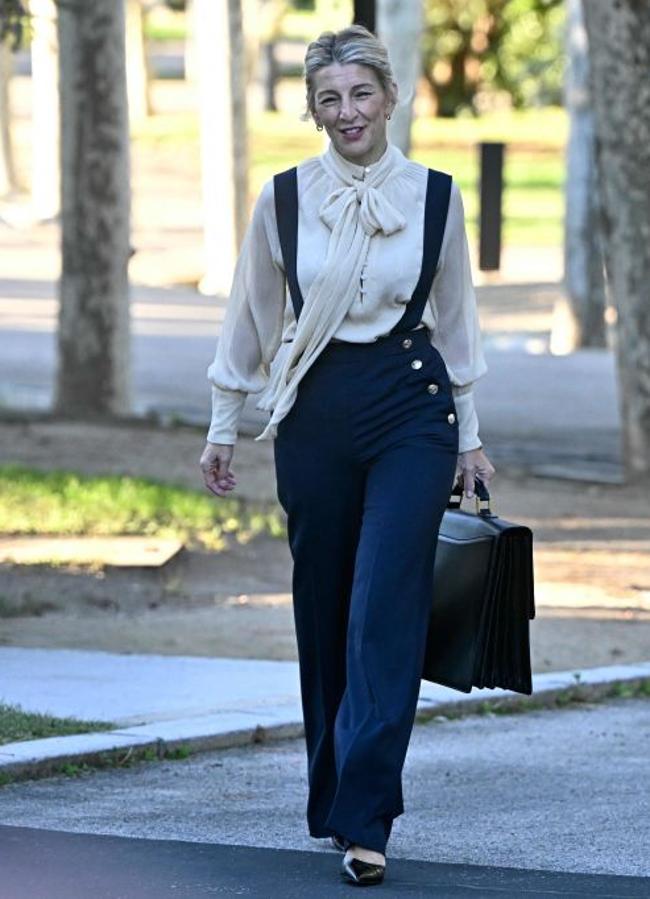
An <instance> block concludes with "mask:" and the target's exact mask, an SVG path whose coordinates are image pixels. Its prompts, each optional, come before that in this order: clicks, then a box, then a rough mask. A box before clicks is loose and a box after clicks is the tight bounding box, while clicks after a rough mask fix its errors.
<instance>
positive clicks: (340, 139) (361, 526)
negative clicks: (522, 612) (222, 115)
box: [201, 26, 494, 884]
mask: <svg viewBox="0 0 650 899" xmlns="http://www.w3.org/2000/svg"><path fill="white" fill-rule="evenodd" d="M305 77H306V88H307V105H308V110H309V113H310V114H311V116H312V117H313V119H314V121H315V123H316V127H317V129H318V130H319V131H321V130H323V129H325V131H326V132H327V135H328V136H329V138H330V146H329V148H328V150H327V151H326V152H325V153H323V154H322V155H321V156H318V157H313V158H311V159H307V160H305V161H303V162H302V163H300V165H299V166H298V167H297V174H296V172H295V170H294V171H293V172H291V171H290V172H289V173H284V174H283V175H281V176H277V177H276V179H274V180H272V181H269V182H268V183H267V184H266V185H265V186H264V188H263V190H262V193H261V195H260V198H259V200H258V202H257V204H256V207H255V210H254V213H253V217H252V221H251V224H250V226H249V229H248V232H247V234H246V238H245V240H244V243H243V246H242V250H241V254H240V257H239V260H238V263H237V267H236V271H235V276H234V280H233V286H232V292H231V296H230V299H229V303H228V308H227V313H226V317H225V321H224V325H223V330H222V334H221V338H220V340H219V345H218V349H217V352H216V356H215V360H214V362H213V363H212V365H211V366H210V368H209V370H208V376H209V378H210V380H211V382H212V385H213V386H212V399H213V416H212V424H211V427H210V430H209V433H208V443H207V446H206V448H205V450H204V452H203V455H202V457H201V468H202V471H203V476H204V480H205V484H206V486H207V487H208V488H209V489H210V490H211V491H212V492H213V493H214V494H216V495H217V496H225V495H227V494H228V493H229V492H230V491H231V490H232V489H233V488H234V487H235V483H236V482H235V477H234V474H233V472H232V470H231V461H232V456H233V448H234V445H235V441H236V437H237V422H238V420H239V415H240V413H241V409H242V406H243V403H244V401H245V398H246V395H247V394H248V393H258V392H260V391H263V393H262V398H261V402H260V404H259V407H260V408H264V409H267V410H269V411H271V412H272V415H271V418H270V421H269V423H268V425H267V427H266V428H265V429H264V431H263V432H262V434H260V435H259V437H258V438H257V439H258V440H259V439H267V438H274V439H275V443H274V451H275V465H276V475H277V485H278V497H279V500H280V502H281V504H282V506H283V508H284V509H285V511H286V512H287V516H288V531H289V543H290V547H291V552H292V556H293V561H294V571H293V600H294V613H295V623H296V636H297V643H298V656H299V664H300V678H301V692H302V705H303V713H304V722H305V739H306V744H307V757H308V770H309V799H308V804H307V821H308V826H309V832H310V834H311V835H312V836H314V837H330V838H331V839H332V842H333V844H334V845H335V846H336V848H339V849H344V850H345V856H344V860H343V866H342V874H343V876H344V877H345V878H346V879H348V880H349V881H351V882H353V883H364V884H371V883H379V882H381V880H382V878H383V875H384V869H385V849H386V843H387V841H388V838H389V835H390V831H391V827H392V822H393V820H394V819H395V818H396V817H397V816H398V815H400V814H401V813H402V811H403V803H402V785H401V774H402V768H403V764H404V758H405V755H406V750H407V746H408V741H409V738H410V734H411V730H412V727H413V721H414V716H415V710H416V704H417V699H418V691H419V685H420V675H421V670H422V662H423V655H424V645H425V636H426V630H427V620H428V614H429V609H430V604H431V598H432V575H433V562H434V554H435V548H436V542H437V534H438V528H439V525H440V520H441V517H442V514H443V512H444V509H445V507H446V504H447V500H448V498H449V494H450V491H451V489H452V486H453V481H454V476H455V473H456V472H457V470H458V472H459V473H460V475H461V476H462V478H463V481H464V485H465V488H466V493H467V495H468V496H471V495H472V488H473V485H474V478H475V476H479V477H480V478H481V479H482V480H483V481H484V482H486V483H488V482H489V481H490V479H491V477H492V475H493V474H494V469H493V467H492V465H491V463H490V462H489V460H488V459H487V457H486V456H485V454H484V453H483V450H482V448H481V444H480V441H479V438H478V422H477V418H476V413H475V411H474V406H473V400H472V392H471V385H472V382H473V381H474V380H475V379H476V378H477V377H479V376H480V375H482V374H483V373H484V371H485V362H484V360H483V356H482V353H481V349H480V337H479V330H478V322H477V312H476V303H475V298H474V293H473V288H472V283H471V273H470V266H469V259H468V252H467V241H466V237H465V228H464V218H463V208H462V201H461V198H460V194H459V192H458V189H457V187H456V185H455V184H453V183H452V182H451V179H450V178H449V176H447V175H444V174H442V173H434V172H431V173H429V172H428V170H427V169H426V168H424V167H423V166H421V165H419V164H417V163H415V162H411V161H409V160H407V159H406V158H405V157H404V156H403V154H402V153H401V152H400V151H399V150H398V149H397V148H396V147H394V146H392V145H390V144H389V143H388V142H387V139H386V122H387V120H388V119H390V116H391V113H392V111H393V109H394V108H395V105H396V103H397V85H396V84H395V82H394V80H393V76H392V72H391V69H390V64H389V60H388V55H387V53H386V49H385V47H384V46H383V45H382V44H381V43H380V42H379V41H378V40H377V39H376V38H375V37H374V35H372V34H371V33H370V32H369V31H367V30H366V29H364V28H362V27H360V26H352V27H350V28H346V29H344V30H342V31H340V32H338V33H336V34H333V33H331V32H326V33H324V34H322V35H321V36H320V37H319V38H318V39H317V40H316V41H314V42H313V43H311V44H310V45H309V48H308V50H307V54H306V57H305ZM296 204H297V210H296ZM296 218H297V221H296ZM296 241H297V248H296ZM286 286H288V287H289V292H290V297H289V298H286V292H287V291H286ZM271 362H273V366H272V367H271Z"/></svg>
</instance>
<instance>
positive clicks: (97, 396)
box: [56, 0, 130, 416]
mask: <svg viewBox="0 0 650 899" xmlns="http://www.w3.org/2000/svg"><path fill="white" fill-rule="evenodd" d="M59 47H60V54H59V59H60V71H59V85H60V95H61V134H62V144H61V188H62V202H61V221H62V273H61V280H60V285H59V297H60V312H59V369H58V382H57V398H56V408H57V410H58V411H60V412H64V413H66V414H73V415H84V416H86V415H110V414H124V413H126V412H128V411H129V407H130V404H129V288H128V273H127V268H128V260H129V217H130V216H129V206H130V202H129V201H130V192H129V143H128V109H127V96H126V75H125V58H124V47H125V34H124V4H123V3H121V2H112V3H107V2H106V0H84V2H83V3H78V4H77V3H65V4H63V3H62V4H61V5H60V7H59Z"/></svg>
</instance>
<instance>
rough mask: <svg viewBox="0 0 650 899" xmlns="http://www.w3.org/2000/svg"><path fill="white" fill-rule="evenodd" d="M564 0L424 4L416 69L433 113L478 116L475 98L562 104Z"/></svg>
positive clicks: (459, 0)
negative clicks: (494, 95) (493, 94)
mask: <svg viewBox="0 0 650 899" xmlns="http://www.w3.org/2000/svg"><path fill="white" fill-rule="evenodd" d="M563 5H564V3H563V0H426V4H425V31H424V40H423V70H424V75H425V77H426V79H427V81H428V83H429V85H430V87H431V90H432V91H433V94H434V97H435V99H436V103H437V107H438V115H441V116H454V115H456V113H457V112H459V111H461V110H471V111H472V112H477V111H478V110H477V95H478V93H479V92H480V91H481V92H485V91H505V92H506V93H507V94H508V95H509V96H510V98H511V102H512V104H513V105H514V106H516V107H520V106H527V105H528V106H529V105H534V104H542V103H551V102H554V103H559V102H561V93H562V63H561V58H562V30H561V26H562V21H563V16H564V9H563Z"/></svg>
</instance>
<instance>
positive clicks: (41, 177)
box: [30, 0, 61, 220]
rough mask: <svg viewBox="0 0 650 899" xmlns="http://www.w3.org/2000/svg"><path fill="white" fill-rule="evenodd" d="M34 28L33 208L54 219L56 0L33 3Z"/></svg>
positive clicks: (57, 185) (57, 190)
mask: <svg viewBox="0 0 650 899" xmlns="http://www.w3.org/2000/svg"><path fill="white" fill-rule="evenodd" d="M30 13H31V16H32V18H31V26H32V42H31V55H32V208H33V210H34V215H35V216H36V217H37V218H39V219H41V220H47V219H51V218H54V217H55V216H56V215H57V214H58V212H59V208H60V205H61V179H60V174H59V173H60V161H59V141H60V135H59V91H58V84H59V69H58V65H59V62H58V39H57V30H56V16H57V12H56V4H55V3H54V0H31V2H30Z"/></svg>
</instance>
